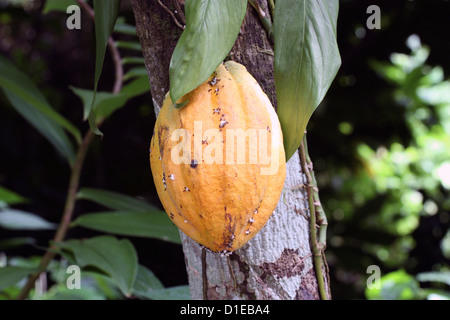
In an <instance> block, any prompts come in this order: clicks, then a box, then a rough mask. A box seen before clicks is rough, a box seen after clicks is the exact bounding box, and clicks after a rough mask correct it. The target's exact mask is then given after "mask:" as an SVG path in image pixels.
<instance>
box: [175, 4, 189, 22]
mask: <svg viewBox="0 0 450 320" xmlns="http://www.w3.org/2000/svg"><path fill="white" fill-rule="evenodd" d="M173 3H174V5H175V10H176V11H175V13H177V14H178V16H179V17H180V20H181V22H182V23H183V25H186V17H185V16H184V13H183V10H182V9H181V6H180V1H179V0H173Z"/></svg>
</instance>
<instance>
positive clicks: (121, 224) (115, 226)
mask: <svg viewBox="0 0 450 320" xmlns="http://www.w3.org/2000/svg"><path fill="white" fill-rule="evenodd" d="M72 225H73V226H81V227H85V228H89V229H93V230H97V231H101V232H107V233H113V234H118V235H124V236H134V237H146V238H154V239H160V240H163V241H169V242H173V243H181V240H180V234H179V231H178V229H177V227H175V225H174V224H173V223H172V222H171V221H170V219H169V218H168V217H167V215H166V214H165V213H164V212H162V211H159V210H156V211H154V212H130V211H116V212H98V213H89V214H83V215H81V216H80V217H78V218H77V219H76V220H75V221H74V222H73V223H72Z"/></svg>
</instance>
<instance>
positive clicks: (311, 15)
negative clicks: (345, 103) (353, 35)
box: [273, 0, 341, 159]
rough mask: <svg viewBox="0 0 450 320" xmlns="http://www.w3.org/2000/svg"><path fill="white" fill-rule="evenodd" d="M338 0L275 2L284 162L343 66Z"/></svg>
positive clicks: (278, 85)
mask: <svg viewBox="0 0 450 320" xmlns="http://www.w3.org/2000/svg"><path fill="white" fill-rule="evenodd" d="M338 6H339V3H338V0H318V1H309V0H282V1H277V3H276V6H275V14H274V24H273V30H274V48H275V50H274V51H275V61H274V69H275V86H276V93H277V103H278V117H279V119H280V123H281V127H282V130H283V138H284V146H285V151H286V159H289V158H290V157H291V156H292V155H293V154H294V152H295V151H296V150H297V149H298V147H299V146H300V143H301V141H302V137H303V134H304V132H305V129H306V125H307V124H308V121H309V119H310V117H311V115H312V113H313V112H314V110H315V109H316V108H317V106H318V105H319V103H320V102H321V101H322V99H323V98H324V96H325V94H326V92H327V91H328V89H329V87H330V85H331V83H332V81H333V79H334V78H335V76H336V73H337V71H338V69H339V67H340V64H341V58H340V55H339V49H338V46H337V41H336V24H337V16H338Z"/></svg>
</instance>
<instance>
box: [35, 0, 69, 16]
mask: <svg viewBox="0 0 450 320" xmlns="http://www.w3.org/2000/svg"><path fill="white" fill-rule="evenodd" d="M71 5H77V2H76V1H75V0H46V1H45V6H44V9H42V13H43V14H47V13H49V12H51V11H61V12H66V10H67V7H69V6H71Z"/></svg>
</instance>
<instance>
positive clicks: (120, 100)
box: [70, 75, 150, 123]
mask: <svg viewBox="0 0 450 320" xmlns="http://www.w3.org/2000/svg"><path fill="white" fill-rule="evenodd" d="M70 89H71V90H72V91H73V92H74V93H75V94H76V95H77V96H78V97H79V98H80V99H81V101H82V102H83V110H84V117H85V118H86V117H88V116H89V112H90V110H91V102H92V99H93V97H94V91H92V90H87V89H81V88H76V87H70ZM148 92H150V85H149V82H148V77H147V75H145V77H143V76H141V77H138V78H136V79H134V80H133V81H131V82H130V83H128V84H127V85H125V86H123V88H122V91H121V92H119V93H111V92H97V93H96V94H95V96H96V98H95V104H94V112H95V121H96V123H98V122H99V121H102V120H103V119H106V118H108V117H109V116H111V114H112V113H114V111H116V110H117V109H120V108H122V107H123V106H124V105H125V104H126V103H127V101H128V100H129V99H131V98H133V97H136V96H138V95H141V94H143V93H148Z"/></svg>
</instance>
